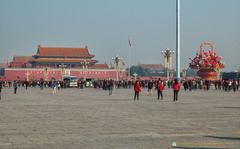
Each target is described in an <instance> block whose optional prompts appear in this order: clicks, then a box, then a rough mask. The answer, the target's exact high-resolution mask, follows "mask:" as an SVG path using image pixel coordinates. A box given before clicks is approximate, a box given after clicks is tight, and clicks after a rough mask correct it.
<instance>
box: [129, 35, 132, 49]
mask: <svg viewBox="0 0 240 149" xmlns="http://www.w3.org/2000/svg"><path fill="white" fill-rule="evenodd" d="M128 44H129V46H130V47H131V46H132V44H131V41H130V37H128Z"/></svg>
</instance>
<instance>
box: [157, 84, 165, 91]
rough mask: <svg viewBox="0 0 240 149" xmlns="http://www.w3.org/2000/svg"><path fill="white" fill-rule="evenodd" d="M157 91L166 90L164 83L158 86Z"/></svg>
mask: <svg viewBox="0 0 240 149" xmlns="http://www.w3.org/2000/svg"><path fill="white" fill-rule="evenodd" d="M155 90H159V91H163V90H164V86H163V84H162V83H158V84H156V88H155Z"/></svg>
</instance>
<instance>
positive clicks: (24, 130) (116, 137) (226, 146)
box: [0, 88, 240, 149]
mask: <svg viewBox="0 0 240 149" xmlns="http://www.w3.org/2000/svg"><path fill="white" fill-rule="evenodd" d="M156 94H157V93H156V92H155V91H154V92H153V95H151V96H150V95H148V93H147V89H143V91H142V92H141V93H140V100H139V101H133V89H117V90H114V91H113V95H112V96H109V95H108V91H105V90H102V89H93V88H84V89H76V88H73V89H62V90H60V91H58V92H57V94H56V95H53V94H51V89H50V88H45V89H44V90H40V89H39V88H28V90H25V88H18V91H17V94H13V89H12V88H3V92H2V100H1V101H0V112H1V114H0V149H16V148H19V149H35V148H36V149H38V148H41V149H52V148H53V149H71V148H74V149H171V148H179V149H212V148H214V149H215V148H218V149H239V148H240V91H237V92H235V93H233V92H224V91H216V90H210V91H208V92H207V91H203V90H198V91H191V92H190V91H187V92H185V91H183V90H181V91H180V94H179V98H180V99H179V100H180V101H179V102H173V101H172V96H173V93H172V90H171V89H166V90H165V91H164V100H163V101H159V100H157V95H156ZM173 142H176V143H177V146H176V147H173V145H172V143H173Z"/></svg>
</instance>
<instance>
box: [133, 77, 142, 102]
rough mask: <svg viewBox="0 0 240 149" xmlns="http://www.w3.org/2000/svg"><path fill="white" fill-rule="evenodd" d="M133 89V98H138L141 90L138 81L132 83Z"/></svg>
mask: <svg viewBox="0 0 240 149" xmlns="http://www.w3.org/2000/svg"><path fill="white" fill-rule="evenodd" d="M134 91H135V94H134V100H136V98H137V100H139V92H141V91H142V90H141V86H140V84H139V81H136V82H135V84H134Z"/></svg>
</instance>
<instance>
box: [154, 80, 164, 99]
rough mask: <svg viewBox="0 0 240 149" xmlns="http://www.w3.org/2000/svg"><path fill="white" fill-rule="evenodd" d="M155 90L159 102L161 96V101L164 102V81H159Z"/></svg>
mask: <svg viewBox="0 0 240 149" xmlns="http://www.w3.org/2000/svg"><path fill="white" fill-rule="evenodd" d="M155 90H157V93H158V98H157V99H158V100H159V97H160V96H161V100H163V90H164V86H163V82H162V80H159V81H158V82H157V84H156V87H155Z"/></svg>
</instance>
